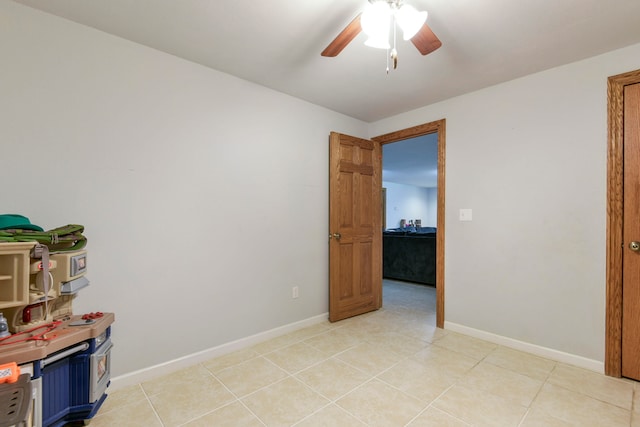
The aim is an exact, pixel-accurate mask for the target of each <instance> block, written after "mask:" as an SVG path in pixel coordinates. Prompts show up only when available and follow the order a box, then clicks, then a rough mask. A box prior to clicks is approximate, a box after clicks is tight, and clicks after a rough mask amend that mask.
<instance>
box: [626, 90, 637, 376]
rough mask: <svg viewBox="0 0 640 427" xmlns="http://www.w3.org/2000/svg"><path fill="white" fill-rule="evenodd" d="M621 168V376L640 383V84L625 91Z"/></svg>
mask: <svg viewBox="0 0 640 427" xmlns="http://www.w3.org/2000/svg"><path fill="white" fill-rule="evenodd" d="M623 169H624V171H623V174H624V188H623V192H624V193H623V194H624V207H623V230H622V234H623V246H624V248H623V253H622V376H624V377H629V378H633V379H636V380H640V83H636V84H634V85H629V86H626V87H625V88H624V168H623ZM635 242H637V243H635Z"/></svg>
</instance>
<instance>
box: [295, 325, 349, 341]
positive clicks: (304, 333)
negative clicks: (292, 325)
mask: <svg viewBox="0 0 640 427" xmlns="http://www.w3.org/2000/svg"><path fill="white" fill-rule="evenodd" d="M336 327H337V325H336V324H335V323H329V321H326V322H322V323H318V324H316V325H312V326H307V327H306V328H302V329H299V330H297V331H293V332H291V333H288V334H287V336H289V337H290V338H291V339H293V340H294V342H298V341H303V340H306V339H309V338H311V337H315V336H316V335H320V334H323V333H325V332H328V331H330V330H332V329H335V328H336Z"/></svg>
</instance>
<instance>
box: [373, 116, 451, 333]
mask: <svg viewBox="0 0 640 427" xmlns="http://www.w3.org/2000/svg"><path fill="white" fill-rule="evenodd" d="M429 134H436V135H437V145H438V166H437V169H438V172H437V189H438V190H437V202H436V203H437V208H436V217H437V221H436V223H437V225H436V229H437V231H436V326H437V327H439V328H443V327H444V295H445V293H444V286H445V280H444V279H445V278H444V262H445V260H444V248H445V239H444V236H445V153H446V150H445V136H446V135H445V119H442V120H438V121H434V122H430V123H425V124H422V125H418V126H414V127H411V128H407V129H402V130H399V131H396V132H391V133H388V134H384V135H380V136H377V137H374V138H371V139H372V140H373V141H376V142H378V143H380V144H381V145H385V144H391V143H394V142H399V141H404V140H407V139H411V138H416V137H420V136H423V135H429Z"/></svg>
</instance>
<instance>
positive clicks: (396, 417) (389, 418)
mask: <svg viewBox="0 0 640 427" xmlns="http://www.w3.org/2000/svg"><path fill="white" fill-rule="evenodd" d="M336 404H337V405H338V406H340V407H341V408H343V409H344V410H346V411H347V412H349V413H350V414H353V415H354V416H355V417H356V418H358V419H359V420H360V421H362V422H364V423H365V424H367V425H368V426H371V427H378V426H379V427H389V426H404V425H406V424H407V423H408V422H409V421H411V420H412V419H413V418H415V417H416V415H418V414H419V413H420V412H421V411H422V410H423V409H424V408H425V406H426V405H424V404H423V403H422V402H420V401H419V400H418V399H416V398H414V397H412V396H409V395H408V394H406V393H403V392H402V391H400V390H398V389H396V388H394V387H391V386H390V385H387V384H384V383H383V382H381V381H378V380H375V379H374V380H371V381H369V382H367V383H365V384H363V385H362V386H360V387H358V388H357V389H355V390H354V391H352V392H351V393H349V394H347V395H346V396H345V397H343V398H341V399H340V400H338V401H337V402H336Z"/></svg>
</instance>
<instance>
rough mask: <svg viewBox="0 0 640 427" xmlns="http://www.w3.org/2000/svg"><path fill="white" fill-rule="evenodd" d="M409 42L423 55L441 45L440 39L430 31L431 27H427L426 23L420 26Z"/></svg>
mask: <svg viewBox="0 0 640 427" xmlns="http://www.w3.org/2000/svg"><path fill="white" fill-rule="evenodd" d="M411 42H412V43H413V45H414V46H415V47H416V48H418V50H419V51H420V53H421V54H423V55H426V54H428V53H431V52H433V51H434V50H436V49H438V48H439V47H440V46H442V42H441V41H440V39H439V38H438V37H437V36H436V35H435V34H434V33H433V31H431V28H429V26H428V25H427V24H426V23H425V24H424V25H423V26H422V28H420V31H418V32H417V33H416V35H415V36H413V37H412V38H411Z"/></svg>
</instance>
